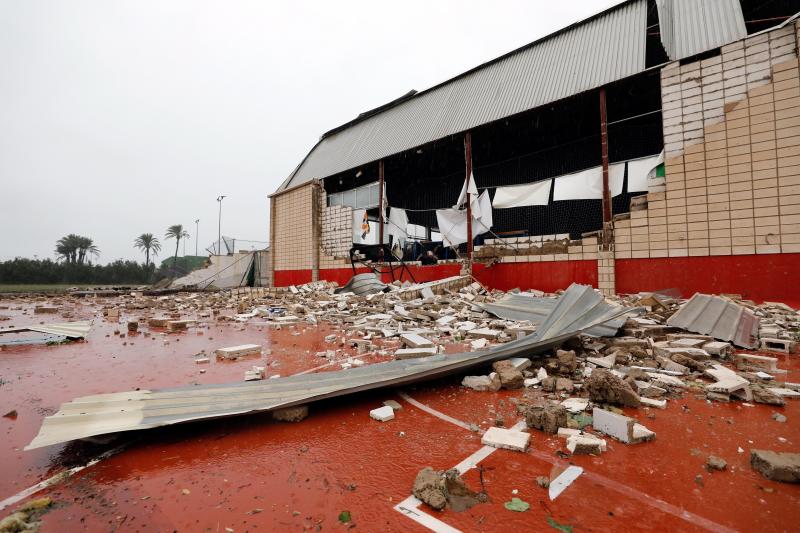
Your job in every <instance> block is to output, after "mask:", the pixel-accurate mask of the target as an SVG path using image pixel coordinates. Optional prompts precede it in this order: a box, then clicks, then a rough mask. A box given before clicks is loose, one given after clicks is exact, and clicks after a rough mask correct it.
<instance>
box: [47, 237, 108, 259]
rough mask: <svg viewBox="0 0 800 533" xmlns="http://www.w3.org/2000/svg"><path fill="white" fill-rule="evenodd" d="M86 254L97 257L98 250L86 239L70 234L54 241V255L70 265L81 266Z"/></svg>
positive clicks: (90, 240) (91, 241)
mask: <svg viewBox="0 0 800 533" xmlns="http://www.w3.org/2000/svg"><path fill="white" fill-rule="evenodd" d="M86 254H89V255H94V256H95V257H96V256H99V255H100V249H99V248H98V247H97V246H95V244H94V241H93V240H92V239H90V238H88V237H81V236H80V235H75V234H74V233H70V234H69V235H67V236H66V237H61V238H60V239H58V240H57V241H56V255H57V256H58V257H59V258H60V259H63V260H64V261H66V262H67V263H70V264H73V265H75V264H77V265H82V264H83V262H84V261H85V260H86Z"/></svg>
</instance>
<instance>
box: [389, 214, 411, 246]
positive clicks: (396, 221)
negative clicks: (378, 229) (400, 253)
mask: <svg viewBox="0 0 800 533" xmlns="http://www.w3.org/2000/svg"><path fill="white" fill-rule="evenodd" d="M387 231H388V233H389V235H391V236H393V237H394V242H397V243H399V244H400V247H401V248H402V247H404V246H405V245H406V241H407V240H408V215H407V214H406V210H405V209H400V208H399V207H392V208H390V209H389V224H388V228H387Z"/></svg>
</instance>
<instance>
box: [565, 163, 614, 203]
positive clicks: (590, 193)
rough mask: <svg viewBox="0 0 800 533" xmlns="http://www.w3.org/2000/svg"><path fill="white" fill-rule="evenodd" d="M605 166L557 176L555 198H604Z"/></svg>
mask: <svg viewBox="0 0 800 533" xmlns="http://www.w3.org/2000/svg"><path fill="white" fill-rule="evenodd" d="M602 199H603V167H594V168H589V169H586V170H582V171H580V172H575V173H574V174H567V175H565V176H559V177H557V178H555V184H554V189H553V200H554V201H559V200H602Z"/></svg>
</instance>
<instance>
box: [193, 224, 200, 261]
mask: <svg viewBox="0 0 800 533" xmlns="http://www.w3.org/2000/svg"><path fill="white" fill-rule="evenodd" d="M199 242H200V219H199V218H198V219H197V220H195V221H194V256H195V257H197V244H198V243H199Z"/></svg>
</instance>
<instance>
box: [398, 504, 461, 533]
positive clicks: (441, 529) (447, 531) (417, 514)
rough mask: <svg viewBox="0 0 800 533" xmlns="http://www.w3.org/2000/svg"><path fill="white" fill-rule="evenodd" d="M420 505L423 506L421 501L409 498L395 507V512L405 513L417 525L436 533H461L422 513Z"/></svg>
mask: <svg viewBox="0 0 800 533" xmlns="http://www.w3.org/2000/svg"><path fill="white" fill-rule="evenodd" d="M420 505H422V502H421V501H419V500H418V499H417V498H415V497H414V496H409V497H408V498H406V499H405V500H403V501H402V502H400V503H398V504H397V505H395V506H394V510H395V511H398V512H400V513H403V514H404V515H405V516H407V517H409V518H410V519H411V520H413V521H414V522H416V523H417V524H419V525H421V526H424V527H427V528H428V529H430V530H431V531H435V532H436V533H461V530H460V529H456V528H454V527H451V526H448V525H447V524H445V523H444V522H442V521H441V520H439V519H438V518H434V517H433V516H431V515H429V514H427V513H424V512H422V511H420V510H419V506H420Z"/></svg>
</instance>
